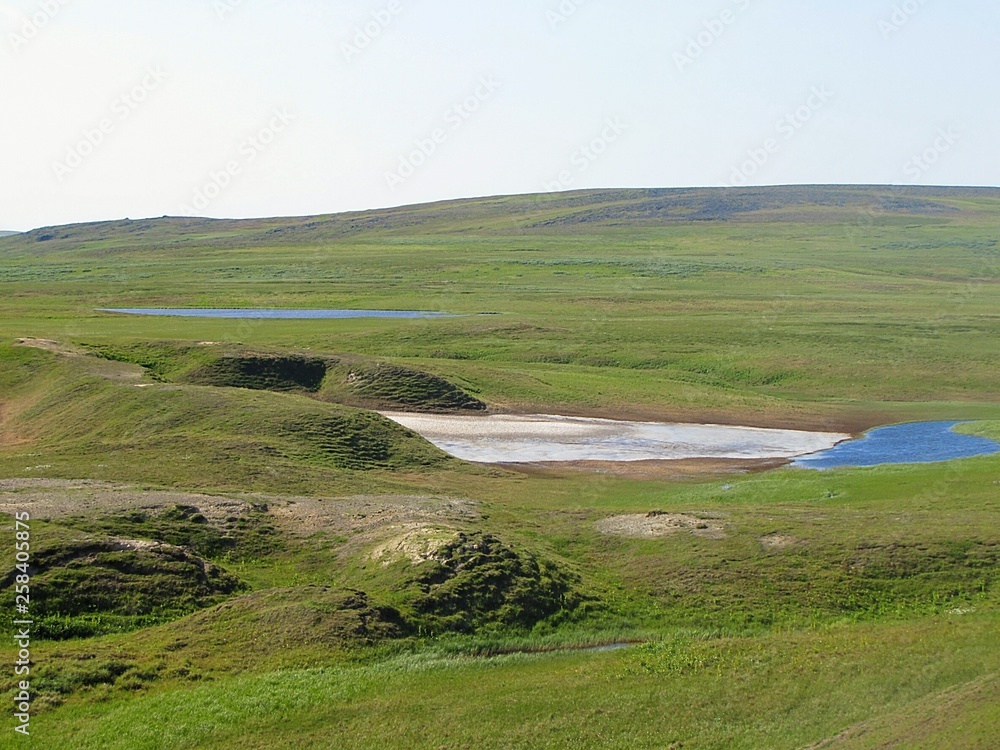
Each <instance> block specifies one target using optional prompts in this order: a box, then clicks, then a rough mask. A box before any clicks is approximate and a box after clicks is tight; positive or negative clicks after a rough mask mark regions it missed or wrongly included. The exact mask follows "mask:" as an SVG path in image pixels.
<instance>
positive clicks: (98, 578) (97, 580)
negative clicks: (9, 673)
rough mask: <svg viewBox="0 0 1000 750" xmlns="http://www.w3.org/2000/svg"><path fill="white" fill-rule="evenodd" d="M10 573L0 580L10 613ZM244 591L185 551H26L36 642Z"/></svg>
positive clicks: (121, 542)
mask: <svg viewBox="0 0 1000 750" xmlns="http://www.w3.org/2000/svg"><path fill="white" fill-rule="evenodd" d="M15 580H16V579H15V573H9V574H8V575H7V576H6V578H5V579H4V583H3V591H2V594H0V598H2V600H3V602H4V611H5V612H9V611H11V610H12V609H13V606H12V602H13V599H14V583H15ZM242 588H244V586H243V584H242V583H241V582H240V580H239V579H238V578H236V577H235V576H233V575H231V574H230V573H227V572H226V571H225V570H223V569H222V568H220V567H219V566H217V565H215V564H214V563H211V562H209V561H208V560H205V559H204V558H202V557H200V556H198V555H196V554H194V553H193V552H192V551H191V550H190V549H187V548H185V547H178V546H175V545H172V544H165V543H163V542H152V541H148V540H143V539H123V538H116V537H105V538H88V539H70V540H59V541H56V542H48V543H47V542H45V541H42V542H41V543H40V544H38V546H36V547H35V548H34V550H33V555H32V578H31V615H32V617H33V619H34V620H35V626H34V630H33V633H34V635H35V637H38V638H55V639H59V638H67V637H81V636H90V635H95V634H99V633H104V632H115V631H119V630H128V629H131V628H134V627H136V626H137V625H143V624H151V623H153V622H156V621H162V620H169V619H172V618H176V617H179V616H182V615H185V614H188V613H190V612H192V611H194V610H196V609H199V608H202V607H206V606H210V605H212V604H217V603H218V602H219V601H221V600H223V599H225V598H226V597H227V596H229V595H231V594H233V593H235V592H237V591H239V590H240V589H242Z"/></svg>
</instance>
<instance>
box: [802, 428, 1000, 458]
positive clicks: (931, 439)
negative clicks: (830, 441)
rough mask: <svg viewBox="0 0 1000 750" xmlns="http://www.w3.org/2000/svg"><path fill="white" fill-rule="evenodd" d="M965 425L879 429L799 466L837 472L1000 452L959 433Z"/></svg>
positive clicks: (995, 446) (998, 445)
mask: <svg viewBox="0 0 1000 750" xmlns="http://www.w3.org/2000/svg"><path fill="white" fill-rule="evenodd" d="M959 424H963V423H962V422H909V423H907V424H897V425H891V426H889V427H879V428H878V429H875V430H871V431H870V432H868V433H866V434H865V436H864V437H862V438H859V439H858V440H850V441H848V442H845V443H841V444H840V445H838V446H836V447H834V448H831V449H830V450H825V451H822V452H819V453H813V454H811V455H809V456H803V457H800V458H798V459H796V461H795V465H796V466H801V467H803V468H807V469H833V468H837V467H840V466H880V465H882V464H923V463H935V462H937V461H950V460H952V459H955V458H971V457H973V456H988V455H992V454H994V453H1000V443H997V442H994V441H993V440H989V439H988V438H984V437H976V436H975V435H963V434H962V433H960V432H955V430H954V427H955V426H956V425H959Z"/></svg>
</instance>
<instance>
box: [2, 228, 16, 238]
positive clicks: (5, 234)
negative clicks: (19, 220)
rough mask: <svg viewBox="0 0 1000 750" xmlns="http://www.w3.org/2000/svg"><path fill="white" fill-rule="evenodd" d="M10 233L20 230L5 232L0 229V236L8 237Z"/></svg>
mask: <svg viewBox="0 0 1000 750" xmlns="http://www.w3.org/2000/svg"><path fill="white" fill-rule="evenodd" d="M12 234H20V232H6V231H4V230H2V229H0V237H10V236H11V235H12Z"/></svg>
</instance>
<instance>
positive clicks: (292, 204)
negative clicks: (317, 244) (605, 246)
mask: <svg viewBox="0 0 1000 750" xmlns="http://www.w3.org/2000/svg"><path fill="white" fill-rule="evenodd" d="M483 6H486V7H483ZM997 29H1000V3H997V2H996V1H995V0H948V2H945V0H901V1H899V2H897V1H896V0H837V1H836V2H822V3H820V2H803V0H795V1H794V2H793V1H792V0H712V1H711V2H666V1H661V2H654V1H653V0H616V1H615V2H611V0H507V1H506V2H504V3H502V4H501V3H499V2H498V3H496V4H495V5H488V6H487V5H486V4H485V3H483V4H480V3H475V2H469V0H462V1H461V2H459V0H423V1H422V2H415V0H371V1H364V2H361V1H355V0H343V1H341V2H320V1H318V0H284V1H282V0H169V2H168V1H167V0H158V1H155V2H154V1H153V0H128V1H127V2H126V1H125V0H119V1H118V2H111V1H110V0H17V1H15V2H4V1H3V0H0V34H2V38H0V102H2V106H3V115H2V117H0V153H2V161H0V169H2V172H0V175H2V181H0V229H18V230H24V229H29V228H33V227H37V226H43V225H51V224H62V223H69V222H77V221H92V220H100V219H115V218H123V217H126V216H128V217H131V218H139V217H146V216H162V215H181V214H185V213H193V214H197V215H204V216H218V217H244V216H274V215H305V214H315V213H329V212H334V211H344V210H351V209H363V208H373V207H380V206H390V205H399V204H405V203H415V202H423V201H430V200H437V199H443V198H457V197H468V196H480V195H495V194H505V193H526V192H540V191H544V190H553V189H576V188H585V187H675V186H695V185H697V186H702V185H729V184H752V185H756V184H782V183H893V184H918V183H919V184H938V185H945V184H948V185H951V184H960V185H997V184H998V183H1000V179H998V176H997V172H998V166H1000V138H998V133H1000V103H998V93H1000V84H998V77H997V71H998V70H1000V44H997V40H996V33H997Z"/></svg>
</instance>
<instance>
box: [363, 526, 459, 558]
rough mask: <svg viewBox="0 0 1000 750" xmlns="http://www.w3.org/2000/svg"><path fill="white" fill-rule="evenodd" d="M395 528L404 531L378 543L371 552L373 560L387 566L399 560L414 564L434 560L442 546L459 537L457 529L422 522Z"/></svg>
mask: <svg viewBox="0 0 1000 750" xmlns="http://www.w3.org/2000/svg"><path fill="white" fill-rule="evenodd" d="M394 530H402V533H401V534H399V535H398V536H394V537H392V538H391V539H389V540H388V541H386V542H384V543H383V544H380V545H378V546H377V547H376V548H375V549H374V550H372V554H371V557H372V560H375V561H376V562H379V563H381V564H382V566H383V567H386V568H388V567H389V566H390V565H392V564H393V563H394V562H398V561H399V560H409V561H410V562H411V563H413V564H414V565H419V564H420V563H422V562H426V561H427V560H432V559H433V558H434V557H435V555H436V554H437V553H438V552H439V551H440V550H441V548H443V547H444V546H445V545H447V544H448V543H449V542H452V541H454V540H455V539H456V538H457V537H458V532H457V531H456V530H455V529H444V528H435V527H434V526H423V525H420V524H407V525H406V526H405V527H403V528H402V529H399V527H396V528H395V529H394Z"/></svg>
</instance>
